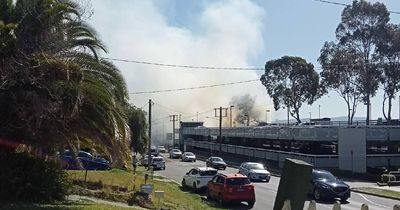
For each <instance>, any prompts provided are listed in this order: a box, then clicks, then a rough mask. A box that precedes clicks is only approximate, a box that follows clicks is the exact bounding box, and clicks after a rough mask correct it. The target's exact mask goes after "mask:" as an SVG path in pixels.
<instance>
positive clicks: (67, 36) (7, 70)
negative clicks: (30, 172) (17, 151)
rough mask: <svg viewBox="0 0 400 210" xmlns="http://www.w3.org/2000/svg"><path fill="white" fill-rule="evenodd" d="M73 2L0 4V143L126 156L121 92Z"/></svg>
mask: <svg viewBox="0 0 400 210" xmlns="http://www.w3.org/2000/svg"><path fill="white" fill-rule="evenodd" d="M81 12H82V9H81V8H80V7H79V5H78V4H76V3H75V2H74V1H71V0H17V1H9V0H0V45H1V46H2V47H1V48H0V55H1V57H0V107H1V109H0V136H1V137H4V138H8V139H11V140H14V141H18V142H20V143H24V144H27V145H31V146H34V147H39V148H41V149H44V150H52V149H54V148H64V147H65V146H73V145H76V143H77V142H79V140H80V139H89V140H90V141H92V143H93V144H98V145H101V146H102V147H104V148H105V151H107V152H109V153H112V154H115V155H117V156H119V157H123V156H127V155H128V144H127V141H126V139H127V136H128V132H127V124H126V122H127V121H126V114H125V107H126V105H127V101H128V93H127V89H126V84H125V82H124V79H123V77H122V75H121V73H120V71H119V70H118V69H117V68H116V67H115V66H114V65H113V64H112V63H110V62H108V61H106V60H103V59H100V58H99V57H98V53H99V52H100V51H105V46H104V44H103V43H102V42H101V41H100V40H99V39H98V38H97V35H96V32H95V30H94V29H93V28H92V27H91V26H90V25H88V24H87V23H85V21H84V20H83V19H82V13H81Z"/></svg>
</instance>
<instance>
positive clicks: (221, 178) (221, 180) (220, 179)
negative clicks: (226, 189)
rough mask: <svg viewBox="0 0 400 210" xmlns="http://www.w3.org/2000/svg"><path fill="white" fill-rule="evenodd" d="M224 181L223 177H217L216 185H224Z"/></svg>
mask: <svg viewBox="0 0 400 210" xmlns="http://www.w3.org/2000/svg"><path fill="white" fill-rule="evenodd" d="M224 181H225V178H224V177H222V176H218V179H217V183H219V184H223V183H224Z"/></svg>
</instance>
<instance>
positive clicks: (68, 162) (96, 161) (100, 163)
mask: <svg viewBox="0 0 400 210" xmlns="http://www.w3.org/2000/svg"><path fill="white" fill-rule="evenodd" d="M73 156H74V155H73V154H72V151H70V150H65V151H64V153H62V154H61V155H60V157H59V158H60V161H61V165H62V166H63V168H65V169H75V170H77V169H80V168H79V164H78V163H77V161H76V159H74V158H73ZM77 156H78V157H77V158H78V160H79V161H80V162H81V163H82V167H83V169H86V170H108V169H111V166H110V162H109V161H107V160H106V159H104V158H101V159H100V158H95V157H93V155H92V154H90V153H89V152H85V151H79V152H78V155H77Z"/></svg>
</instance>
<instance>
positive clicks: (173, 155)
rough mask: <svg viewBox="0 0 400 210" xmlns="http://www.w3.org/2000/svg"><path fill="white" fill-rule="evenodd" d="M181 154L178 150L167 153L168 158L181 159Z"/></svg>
mask: <svg viewBox="0 0 400 210" xmlns="http://www.w3.org/2000/svg"><path fill="white" fill-rule="evenodd" d="M181 157H182V152H181V151H180V150H179V149H171V151H169V158H181Z"/></svg>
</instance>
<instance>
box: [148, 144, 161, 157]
mask: <svg viewBox="0 0 400 210" xmlns="http://www.w3.org/2000/svg"><path fill="white" fill-rule="evenodd" d="M150 154H151V155H154V156H158V154H159V153H158V150H157V147H155V146H151V147H150Z"/></svg>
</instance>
